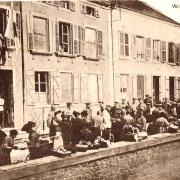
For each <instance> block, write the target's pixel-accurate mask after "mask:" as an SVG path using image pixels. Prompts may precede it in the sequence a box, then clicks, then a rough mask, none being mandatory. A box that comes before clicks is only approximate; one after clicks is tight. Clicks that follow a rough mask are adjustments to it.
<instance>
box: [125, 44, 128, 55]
mask: <svg viewBox="0 0 180 180" xmlns="http://www.w3.org/2000/svg"><path fill="white" fill-rule="evenodd" d="M125 55H126V56H129V47H128V46H125Z"/></svg>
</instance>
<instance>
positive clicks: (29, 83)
mask: <svg viewBox="0 0 180 180" xmlns="http://www.w3.org/2000/svg"><path fill="white" fill-rule="evenodd" d="M26 103H27V105H29V106H33V105H34V104H35V82H34V71H27V73H26Z"/></svg>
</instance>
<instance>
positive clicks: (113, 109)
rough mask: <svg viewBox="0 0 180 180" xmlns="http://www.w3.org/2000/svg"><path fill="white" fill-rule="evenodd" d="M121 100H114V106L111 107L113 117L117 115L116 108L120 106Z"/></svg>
mask: <svg viewBox="0 0 180 180" xmlns="http://www.w3.org/2000/svg"><path fill="white" fill-rule="evenodd" d="M119 106H120V105H119V102H117V101H115V102H114V106H113V107H112V108H111V110H110V116H111V118H115V115H116V110H117V109H118V108H119Z"/></svg>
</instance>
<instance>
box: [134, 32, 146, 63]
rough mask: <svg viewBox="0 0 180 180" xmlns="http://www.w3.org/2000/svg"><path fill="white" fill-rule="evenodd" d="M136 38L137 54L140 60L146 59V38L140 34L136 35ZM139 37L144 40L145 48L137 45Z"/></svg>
mask: <svg viewBox="0 0 180 180" xmlns="http://www.w3.org/2000/svg"><path fill="white" fill-rule="evenodd" d="M135 38H136V55H137V56H136V57H137V59H138V60H144V59H145V38H144V37H143V36H140V35H135ZM138 39H141V40H142V43H143V45H142V46H143V49H138V46H137V42H138ZM138 52H140V53H138Z"/></svg>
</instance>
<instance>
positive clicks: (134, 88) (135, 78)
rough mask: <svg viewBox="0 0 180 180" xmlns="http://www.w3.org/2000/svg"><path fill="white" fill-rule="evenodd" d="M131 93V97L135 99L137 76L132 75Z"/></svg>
mask: <svg viewBox="0 0 180 180" xmlns="http://www.w3.org/2000/svg"><path fill="white" fill-rule="evenodd" d="M132 87H133V91H132V93H133V97H134V98H137V75H135V74H134V75H133V86H132Z"/></svg>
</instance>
